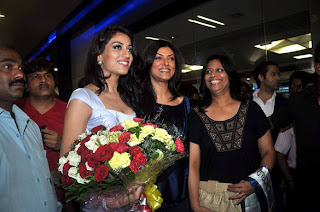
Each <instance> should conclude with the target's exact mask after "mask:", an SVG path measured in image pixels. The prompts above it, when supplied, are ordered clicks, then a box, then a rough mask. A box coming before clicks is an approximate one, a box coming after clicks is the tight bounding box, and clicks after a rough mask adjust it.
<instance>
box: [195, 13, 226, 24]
mask: <svg viewBox="0 0 320 212" xmlns="http://www.w3.org/2000/svg"><path fill="white" fill-rule="evenodd" d="M197 17H198V18H201V19H203V20H205V21H210V22H212V23H215V24H219V25H222V26H224V25H225V24H224V23H222V22H220V21H216V20H213V19H211V18H207V17H204V16H201V15H197Z"/></svg>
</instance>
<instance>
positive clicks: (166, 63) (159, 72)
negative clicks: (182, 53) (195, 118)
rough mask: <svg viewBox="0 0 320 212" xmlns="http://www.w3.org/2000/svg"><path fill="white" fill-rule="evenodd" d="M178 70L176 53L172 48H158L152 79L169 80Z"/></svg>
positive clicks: (151, 73) (157, 80) (152, 67)
mask: <svg viewBox="0 0 320 212" xmlns="http://www.w3.org/2000/svg"><path fill="white" fill-rule="evenodd" d="M175 70H176V62H175V55H174V52H173V51H172V49H171V48H169V47H161V48H159V49H158V51H157V53H156V55H155V58H154V61H153V64H152V66H151V71H150V77H151V81H156V82H168V81H169V80H170V79H171V78H172V77H173V75H174V73H175Z"/></svg>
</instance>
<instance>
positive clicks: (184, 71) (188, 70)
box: [181, 69, 191, 73]
mask: <svg viewBox="0 0 320 212" xmlns="http://www.w3.org/2000/svg"><path fill="white" fill-rule="evenodd" d="M190 71H191V70H190V69H182V70H181V72H182V73H188V72H190Z"/></svg>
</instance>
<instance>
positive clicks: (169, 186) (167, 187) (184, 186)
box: [152, 97, 190, 210]
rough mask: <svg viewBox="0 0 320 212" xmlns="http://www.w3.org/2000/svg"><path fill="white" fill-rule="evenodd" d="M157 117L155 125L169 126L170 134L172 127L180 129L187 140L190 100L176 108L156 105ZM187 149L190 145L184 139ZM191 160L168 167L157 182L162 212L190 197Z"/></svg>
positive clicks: (181, 160)
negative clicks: (160, 195) (161, 200)
mask: <svg viewBox="0 0 320 212" xmlns="http://www.w3.org/2000/svg"><path fill="white" fill-rule="evenodd" d="M155 109H156V115H155V116H154V117H153V118H152V122H154V123H162V124H165V125H167V126H168V131H169V134H171V133H172V132H170V130H172V129H173V128H172V126H175V127H176V128H177V129H178V133H179V135H180V136H181V138H185V136H186V133H187V118H188V113H189V111H190V104H189V100H188V99H187V98H186V97H184V99H183V101H182V102H181V103H180V104H179V105H176V106H170V105H162V104H156V108H155ZM184 144H185V149H186V150H188V145H187V142H186V140H185V139H184ZM188 162H189V158H183V159H180V160H178V161H176V162H175V163H174V164H173V165H172V166H170V167H168V168H167V169H166V170H165V171H164V172H163V173H162V174H161V175H160V176H159V177H158V180H157V183H156V184H157V186H158V189H159V191H160V192H161V194H162V198H163V203H162V206H161V209H162V210H165V207H168V206H174V205H177V204H179V201H181V200H183V199H185V198H186V197H188V173H189V165H188Z"/></svg>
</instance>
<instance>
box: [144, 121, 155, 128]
mask: <svg viewBox="0 0 320 212" xmlns="http://www.w3.org/2000/svg"><path fill="white" fill-rule="evenodd" d="M146 125H150V126H153V128H154V129H156V128H157V127H158V126H157V125H155V124H152V123H150V122H148V123H145V124H143V125H142V126H143V127H144V126H146Z"/></svg>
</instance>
